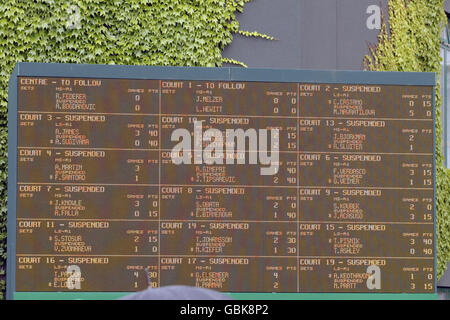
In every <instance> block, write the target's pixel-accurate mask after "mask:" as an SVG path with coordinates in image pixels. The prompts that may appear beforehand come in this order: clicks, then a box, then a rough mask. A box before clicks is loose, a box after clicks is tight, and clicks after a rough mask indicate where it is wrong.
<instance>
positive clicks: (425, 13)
mask: <svg viewBox="0 0 450 320" xmlns="http://www.w3.org/2000/svg"><path fill="white" fill-rule="evenodd" d="M248 1H250V0H0V299H1V298H2V297H3V294H2V292H4V289H5V281H4V273H5V259H6V212H7V189H6V188H7V160H8V159H7V95H8V78H9V75H10V74H11V72H12V69H13V68H14V66H15V64H16V62H18V61H28V62H63V63H69V62H71V63H97V64H127V65H135V64H136V65H181V66H220V65H221V64H222V63H223V62H234V63H237V62H236V61H232V60H225V59H223V58H222V54H221V52H222V50H223V48H224V47H225V46H226V45H227V44H229V43H230V42H231V41H232V37H233V33H236V32H240V31H239V30H238V28H239V25H238V22H237V20H236V18H235V13H236V12H237V11H242V10H243V7H244V4H245V2H248ZM405 1H406V2H405ZM406 4H407V5H406ZM442 8H443V0H390V7H389V21H390V28H391V31H392V33H391V35H390V36H388V35H387V33H386V32H382V33H381V34H380V37H379V40H380V43H379V45H378V47H376V48H373V51H372V53H373V55H372V56H371V57H367V59H366V62H367V67H368V68H369V69H371V70H398V71H435V72H439V70H440V64H439V61H440V60H439V24H440V23H441V22H442V21H443V20H442V19H443V18H444V16H443V10H442ZM243 34H245V32H243ZM247 35H250V36H261V35H260V34H258V33H251V34H247ZM269 39H271V38H270V37H269ZM437 102H438V104H437V105H439V104H440V96H439V90H437ZM439 110H440V109H439V108H437V112H438V115H437V119H440V115H439ZM437 135H438V137H440V125H438V134H437ZM437 147H438V158H437V160H438V161H437V163H438V174H437V178H438V262H439V268H438V274H439V276H440V275H442V273H443V271H444V266H445V262H446V261H448V260H449V258H450V257H449V253H450V230H449V228H450V225H449V220H450V216H449V212H450V211H449V210H450V199H447V198H450V197H448V196H447V194H449V192H450V179H449V173H448V170H447V169H445V168H444V166H443V158H442V152H441V150H440V142H439V141H438V142H437Z"/></svg>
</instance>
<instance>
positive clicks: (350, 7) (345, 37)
mask: <svg viewBox="0 0 450 320" xmlns="http://www.w3.org/2000/svg"><path fill="white" fill-rule="evenodd" d="M386 2H387V1H386V0H382V1H380V0H357V1H355V0H339V1H338V6H337V52H336V55H337V57H336V60H337V65H336V68H337V69H340V70H361V69H363V59H364V56H365V55H366V54H368V53H369V49H368V44H376V43H377V36H378V34H379V33H380V29H378V28H375V27H374V25H375V24H374V23H373V22H374V19H376V18H373V15H374V14H376V13H374V11H373V9H374V7H371V6H373V5H375V6H377V7H379V8H380V3H381V8H380V9H381V10H383V11H385V10H386V6H387V3H386ZM368 8H369V13H367V11H368ZM375 10H376V9H375ZM368 20H369V22H368Z"/></svg>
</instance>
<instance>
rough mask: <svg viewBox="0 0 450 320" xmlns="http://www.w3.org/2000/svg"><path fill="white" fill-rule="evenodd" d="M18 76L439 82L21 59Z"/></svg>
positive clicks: (386, 75) (403, 75)
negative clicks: (44, 61)
mask: <svg viewBox="0 0 450 320" xmlns="http://www.w3.org/2000/svg"><path fill="white" fill-rule="evenodd" d="M18 76H29V77H77V78H103V79H105V78H111V79H141V80H144V79H147V80H151V79H160V80H165V79H168V80H210V81H215V80H217V81H261V82H306V83H344V84H345V83H348V84H355V83H356V84H380V85H381V84H385V85H416V86H436V73H435V72H386V71H384V72H378V71H338V70H298V69H252V68H248V69H247V68H239V67H235V68H229V67H226V68H224V67H221V68H217V67H213V68H205V67H167V66H126V65H96V64H64V63H30V62H19V63H17V65H16V67H15V68H14V71H13V73H12V75H11V78H14V77H18Z"/></svg>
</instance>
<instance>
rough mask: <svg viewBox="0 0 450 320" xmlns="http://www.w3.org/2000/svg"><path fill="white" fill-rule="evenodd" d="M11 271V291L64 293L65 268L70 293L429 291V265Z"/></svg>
mask: <svg viewBox="0 0 450 320" xmlns="http://www.w3.org/2000/svg"><path fill="white" fill-rule="evenodd" d="M16 265H17V271H16V277H17V279H20V281H17V283H16V290H17V291H69V290H70V289H68V288H67V280H68V279H69V276H71V274H72V273H71V272H68V271H67V270H69V269H68V267H69V266H72V267H73V266H77V267H78V268H79V271H80V273H81V277H80V289H78V290H76V289H75V291H137V290H144V289H146V288H147V287H148V286H149V285H150V286H152V287H157V286H158V285H159V286H167V285H173V284H177V285H180V284H184V285H190V286H198V287H203V288H210V289H215V290H221V291H258V292H297V291H300V292H327V291H335V290H337V291H344V292H345V291H348V292H352V291H358V292H374V291H380V290H381V289H382V290H383V291H390V292H431V291H433V290H434V284H433V282H434V279H433V278H434V271H433V270H434V266H433V260H431V259H430V260H418V259H384V258H373V259H364V258H350V259H342V258H314V257H311V258H296V257H292V258H287V259H286V258H261V257H248V258H247V257H209V258H205V257H194V256H191V257H161V258H151V257H150V258H142V257H87V256H84V257H70V256H69V257H66V256H48V257H36V256H20V257H17V260H16ZM373 266H376V267H378V268H379V269H377V271H378V272H379V274H380V280H381V281H380V283H379V284H380V287H379V289H376V288H371V289H369V288H368V287H367V282H368V281H367V280H368V278H369V276H370V275H371V274H372V273H373V271H371V272H368V268H374V267H373ZM145 269H147V270H145ZM111 275H114V279H115V280H114V281H111ZM243 275H245V276H243ZM147 279H148V280H147ZM174 279H177V280H176V282H174V281H175V280H174ZM70 291H74V290H73V289H72V290H70Z"/></svg>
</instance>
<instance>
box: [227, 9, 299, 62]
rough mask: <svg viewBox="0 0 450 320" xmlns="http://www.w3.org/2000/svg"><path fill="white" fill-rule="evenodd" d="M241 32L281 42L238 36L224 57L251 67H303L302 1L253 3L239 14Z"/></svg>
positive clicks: (228, 47)
mask: <svg viewBox="0 0 450 320" xmlns="http://www.w3.org/2000/svg"><path fill="white" fill-rule="evenodd" d="M238 20H239V24H240V29H241V30H247V31H255V30H256V31H259V32H261V33H265V34H267V35H271V36H273V37H275V38H277V39H278V40H276V41H269V40H264V39H260V38H248V37H244V36H241V35H239V34H238V35H235V36H234V39H233V42H232V44H231V45H229V46H227V47H226V48H225V51H224V54H223V56H224V57H228V58H233V59H235V60H239V61H242V62H244V63H245V64H247V65H248V66H249V67H251V68H300V54H301V52H300V38H299V37H300V35H299V31H300V2H299V0H254V1H252V2H249V3H247V4H246V5H245V8H244V13H243V14H238Z"/></svg>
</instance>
